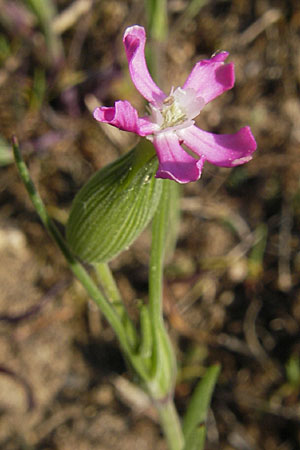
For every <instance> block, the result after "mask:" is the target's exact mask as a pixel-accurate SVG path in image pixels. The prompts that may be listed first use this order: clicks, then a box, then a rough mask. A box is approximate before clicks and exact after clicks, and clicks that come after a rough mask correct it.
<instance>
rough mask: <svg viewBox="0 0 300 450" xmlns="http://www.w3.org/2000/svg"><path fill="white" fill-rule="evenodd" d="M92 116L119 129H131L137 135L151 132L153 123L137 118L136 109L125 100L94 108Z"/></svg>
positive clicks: (153, 126) (145, 134)
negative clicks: (112, 104) (113, 104)
mask: <svg viewBox="0 0 300 450" xmlns="http://www.w3.org/2000/svg"><path fill="white" fill-rule="evenodd" d="M94 118H95V119H96V120H98V121H99V122H104V123H109V124H110V125H113V126H115V127H117V128H119V129H120V130H124V131H131V132H132V133H136V134H138V135H139V136H147V135H148V134H151V133H153V131H154V128H155V124H152V123H151V122H149V121H147V120H146V119H143V118H139V117H138V113H137V110H136V109H135V108H134V107H133V106H132V105H131V104H130V103H129V102H127V101H122V100H119V101H117V102H116V103H115V106H112V107H106V106H102V107H101V108H96V109H95V111H94Z"/></svg>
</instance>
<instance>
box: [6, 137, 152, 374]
mask: <svg viewBox="0 0 300 450" xmlns="http://www.w3.org/2000/svg"><path fill="white" fill-rule="evenodd" d="M13 151H14V156H15V161H16V164H17V168H18V170H19V174H20V176H21V179H22V181H23V183H24V185H25V187H26V189H27V192H28V194H29V196H30V198H31V201H32V203H33V205H34V207H35V209H36V211H37V213H38V214H39V216H40V219H41V221H42V223H43V225H44V226H45V228H46V230H47V231H48V233H49V234H50V236H51V237H52V238H53V240H54V241H55V242H56V244H57V245H58V247H59V248H60V250H61V252H62V253H63V255H64V257H65V258H66V260H67V262H68V264H69V266H70V268H71V270H72V272H73V273H74V275H75V276H76V277H77V278H78V279H79V281H80V282H81V283H82V285H83V286H84V287H85V289H86V291H87V293H88V294H89V296H90V297H91V298H92V300H94V302H95V303H96V304H97V305H98V306H99V308H100V310H101V311H102V313H103V315H104V316H105V318H106V320H107V321H108V322H109V324H110V325H111V327H112V328H113V329H114V331H115V333H116V335H117V337H118V339H119V341H120V345H121V347H122V350H123V351H124V353H125V355H126V356H127V357H128V359H129V360H130V362H131V363H132V365H133V367H134V368H135V370H136V371H137V373H139V374H140V375H141V376H142V377H143V376H145V375H144V373H145V368H144V365H143V363H142V361H141V360H139V359H138V358H137V357H136V355H135V354H134V352H133V351H132V349H131V346H130V343H129V341H128V336H127V334H126V328H125V327H124V326H123V324H122V321H121V320H120V318H119V316H118V314H117V313H116V311H115V309H114V307H113V305H111V304H110V303H109V301H107V300H106V298H105V297H104V296H103V295H102V294H101V292H100V291H99V289H98V287H97V285H96V284H95V283H94V281H93V280H92V278H91V277H90V276H89V274H88V272H87V271H86V270H85V268H84V267H83V266H82V265H81V264H80V263H79V262H78V261H77V259H76V258H75V257H74V256H73V254H72V252H71V251H70V249H69V247H68V246H67V244H66V242H65V240H64V238H63V237H62V235H61V234H60V232H59V230H58V229H57V227H56V225H55V224H54V222H53V221H52V220H51V218H50V216H49V215H48V213H47V210H46V208H45V205H44V203H43V201H42V199H41V197H40V196H39V194H38V192H37V191H36V189H35V186H34V184H33V181H32V179H31V177H30V174H29V172H28V169H27V167H26V164H25V163H24V161H23V158H22V155H21V152H20V148H19V144H18V141H17V139H16V138H15V137H14V138H13Z"/></svg>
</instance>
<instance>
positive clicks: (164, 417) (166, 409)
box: [156, 400, 184, 450]
mask: <svg viewBox="0 0 300 450" xmlns="http://www.w3.org/2000/svg"><path fill="white" fill-rule="evenodd" d="M156 408H157V411H158V414H159V421H160V424H161V426H162V428H163V430H164V434H165V437H166V440H167V443H168V447H169V449H170V450H182V449H183V446H184V439H183V434H182V431H181V426H180V423H179V418H178V414H177V411H176V408H175V406H174V402H173V401H171V400H169V401H167V402H165V403H163V402H162V403H157V404H156Z"/></svg>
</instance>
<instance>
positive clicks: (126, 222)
mask: <svg viewBox="0 0 300 450" xmlns="http://www.w3.org/2000/svg"><path fill="white" fill-rule="evenodd" d="M157 165H158V162H157V158H156V156H155V153H154V151H153V146H152V145H151V144H150V143H148V141H145V140H143V141H142V142H141V143H139V144H138V146H137V147H135V148H134V149H133V150H131V151H130V152H128V153H127V154H126V155H124V156H122V157H120V158H119V159H118V160H116V161H114V162H113V163H112V164H110V165H108V166H106V167H104V168H102V169H100V170H99V171H98V172H96V173H95V174H94V175H93V176H92V177H91V178H90V180H89V181H88V182H87V183H86V184H85V185H84V186H83V188H82V189H81V190H80V191H79V193H78V194H77V195H76V197H75V199H74V201H73V205H72V208H71V213H70V216H69V219H68V223H67V227H66V238H67V241H68V244H69V246H70V248H71V250H72V251H73V252H74V253H75V255H77V256H78V257H79V258H81V259H82V260H83V261H86V262H89V263H97V262H107V261H110V260H111V259H112V258H114V257H115V256H117V255H118V254H119V253H120V252H121V251H122V250H125V249H127V248H128V246H129V245H130V244H131V243H132V242H133V241H134V240H135V239H136V238H137V237H138V236H139V235H140V233H141V232H142V231H143V230H144V228H145V227H146V225H147V224H148V222H149V221H150V220H151V218H152V216H153V214H154V212H155V209H156V207H157V205H158V202H159V199H160V195H161V187H162V184H161V183H162V180H158V179H156V178H155V173H156V170H157Z"/></svg>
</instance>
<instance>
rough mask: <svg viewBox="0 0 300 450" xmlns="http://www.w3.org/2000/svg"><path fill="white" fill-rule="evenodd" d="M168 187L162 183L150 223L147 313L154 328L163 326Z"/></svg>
mask: <svg viewBox="0 0 300 450" xmlns="http://www.w3.org/2000/svg"><path fill="white" fill-rule="evenodd" d="M166 196H168V185H167V184H166V183H165V182H164V184H163V191H162V194H161V200H160V203H159V206H158V208H157V211H156V213H155V215H154V218H153V222H152V244H151V254H150V268H149V312H150V316H151V319H152V323H153V324H154V326H155V325H156V326H158V325H163V315H162V286H163V263H164V251H165V241H166V225H167V223H168V217H167V213H168V207H167V201H166Z"/></svg>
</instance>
